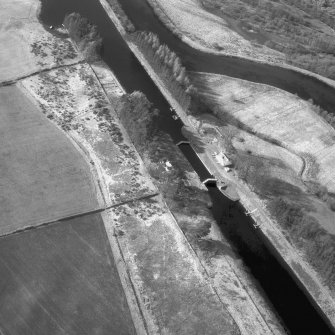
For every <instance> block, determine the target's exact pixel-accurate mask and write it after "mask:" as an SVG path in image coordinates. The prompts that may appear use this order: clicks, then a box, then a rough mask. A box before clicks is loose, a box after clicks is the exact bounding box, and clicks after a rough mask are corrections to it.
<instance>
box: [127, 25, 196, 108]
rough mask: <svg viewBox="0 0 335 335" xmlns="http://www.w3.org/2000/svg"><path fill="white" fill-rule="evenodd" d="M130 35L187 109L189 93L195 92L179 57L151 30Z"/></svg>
mask: <svg viewBox="0 0 335 335" xmlns="http://www.w3.org/2000/svg"><path fill="white" fill-rule="evenodd" d="M132 37H133V39H134V41H135V43H136V44H137V46H138V47H139V48H140V50H141V51H142V53H143V54H144V55H145V56H146V58H147V59H148V61H149V62H150V64H151V65H152V66H153V68H154V69H155V71H156V72H157V73H159V74H160V75H161V77H162V79H163V80H164V83H165V85H166V86H167V87H168V89H169V90H170V91H171V92H172V94H173V96H174V97H175V98H176V99H177V100H178V102H179V103H180V105H181V106H183V108H184V109H186V110H187V109H188V107H189V106H190V95H191V94H193V93H194V92H195V88H194V86H193V85H191V83H190V79H189V78H188V75H187V73H186V69H185V67H184V66H183V65H182V63H181V60H180V58H179V57H178V56H177V55H176V53H175V52H173V51H171V50H170V49H169V47H168V46H167V45H165V44H161V42H160V41H159V38H158V36H157V35H155V34H154V33H152V32H136V33H134V34H133V35H132Z"/></svg>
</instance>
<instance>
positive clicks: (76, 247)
mask: <svg viewBox="0 0 335 335" xmlns="http://www.w3.org/2000/svg"><path fill="white" fill-rule="evenodd" d="M0 273H1V276H0V325H1V333H2V334H15V335H27V334H35V335H45V334H68V335H71V334H81V335H85V334H87V335H91V334H120V335H121V334H135V330H134V326H133V323H132V319H131V316H130V312H129V309H128V305H127V301H126V298H125V295H124V292H123V290H122V286H121V282H120V279H119V275H118V272H117V269H116V266H115V263H114V259H113V256H112V254H111V250H110V245H109V241H108V238H107V235H106V231H105V227H104V224H103V221H102V219H101V217H100V214H94V215H86V216H82V217H80V218H76V219H72V220H66V221H63V222H58V223H57V224H53V225H50V226H48V227H44V228H41V229H36V230H32V231H26V232H23V233H20V234H14V235H12V236H8V237H6V238H0Z"/></svg>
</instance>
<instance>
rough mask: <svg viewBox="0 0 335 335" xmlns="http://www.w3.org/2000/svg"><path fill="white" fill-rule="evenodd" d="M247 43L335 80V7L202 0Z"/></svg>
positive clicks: (287, 0) (302, 0)
mask: <svg viewBox="0 0 335 335" xmlns="http://www.w3.org/2000/svg"><path fill="white" fill-rule="evenodd" d="M201 3H202V5H203V6H204V8H207V9H208V10H210V11H212V12H213V13H214V12H215V13H216V14H219V15H221V16H222V18H223V19H226V20H227V21H228V22H229V23H230V27H231V28H232V29H235V30H236V31H237V32H238V33H240V34H241V35H242V36H244V37H245V38H246V39H249V40H254V41H255V42H257V43H260V44H263V45H266V46H267V47H269V48H272V49H275V50H277V51H280V52H282V53H283V54H285V56H286V61H287V63H289V64H293V65H295V66H298V67H301V68H304V69H307V70H310V71H313V72H316V73H319V74H321V75H323V76H326V77H329V78H331V79H335V56H334V53H335V39H334V37H335V31H334V29H335V19H334V17H335V16H334V15H335V4H334V2H333V1H326V0H322V1H312V0H299V1H296V0H283V1H280V2H278V1H272V0H238V1H235V0H201Z"/></svg>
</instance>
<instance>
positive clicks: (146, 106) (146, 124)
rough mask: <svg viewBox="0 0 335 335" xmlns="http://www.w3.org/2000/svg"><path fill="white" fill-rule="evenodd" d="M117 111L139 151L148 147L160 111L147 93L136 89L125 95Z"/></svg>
mask: <svg viewBox="0 0 335 335" xmlns="http://www.w3.org/2000/svg"><path fill="white" fill-rule="evenodd" d="M116 111H117V114H118V116H119V118H120V120H121V122H122V124H123V126H124V127H125V128H126V129H127V133H128V134H129V137H130V138H131V140H132V142H133V143H134V145H135V147H136V148H137V149H138V150H139V151H141V150H143V149H144V148H145V147H147V146H148V143H150V141H151V138H152V136H153V134H154V132H155V128H156V127H155V126H154V120H155V117H156V115H157V113H158V111H157V110H156V109H154V108H153V105H152V103H151V102H150V101H149V100H148V99H147V97H146V96H145V94H144V93H142V92H138V91H135V92H133V93H131V94H125V95H123V96H122V97H121V99H120V102H119V104H118V106H117V108H116Z"/></svg>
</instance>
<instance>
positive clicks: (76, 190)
mask: <svg viewBox="0 0 335 335" xmlns="http://www.w3.org/2000/svg"><path fill="white" fill-rule="evenodd" d="M0 106H1V113H0V134H1V135H0V136H1V146H0V171H1V172H0V185H1V192H0V206H1V211H0V235H4V234H8V233H11V232H13V231H16V230H20V229H23V228H25V227H28V226H32V225H39V224H43V223H47V222H50V221H54V220H57V219H59V218H63V217H68V216H71V215H76V214H80V213H83V212H88V211H91V210H94V209H97V208H98V201H97V200H96V192H95V185H94V182H93V180H92V177H91V174H90V170H89V166H88V164H87V163H86V161H85V160H84V159H83V157H82V156H81V154H80V153H79V151H78V150H77V149H76V148H75V147H74V145H73V144H72V143H71V141H70V140H69V139H68V138H67V137H66V136H64V134H62V132H61V130H59V129H57V128H56V127H55V126H54V125H53V124H52V123H51V122H50V121H49V120H48V119H47V118H46V117H45V116H44V115H43V114H42V113H41V112H40V111H39V110H38V109H37V108H36V107H35V105H33V103H32V102H31V101H30V100H29V99H28V97H27V96H26V95H25V94H24V93H23V92H22V91H21V90H20V89H19V88H18V87H16V86H8V87H2V88H1V89H0Z"/></svg>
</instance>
